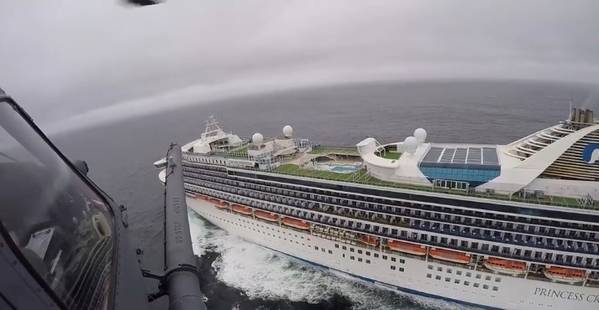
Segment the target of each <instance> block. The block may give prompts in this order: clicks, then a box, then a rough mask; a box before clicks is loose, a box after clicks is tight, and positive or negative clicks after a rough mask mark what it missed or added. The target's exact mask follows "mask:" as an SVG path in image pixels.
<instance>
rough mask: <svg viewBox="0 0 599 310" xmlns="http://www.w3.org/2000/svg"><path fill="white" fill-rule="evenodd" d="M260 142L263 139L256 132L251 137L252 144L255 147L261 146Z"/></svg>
mask: <svg viewBox="0 0 599 310" xmlns="http://www.w3.org/2000/svg"><path fill="white" fill-rule="evenodd" d="M262 141H264V137H263V136H262V134H261V133H259V132H257V133H255V134H254V135H253V136H252V143H253V144H255V145H260V144H262Z"/></svg>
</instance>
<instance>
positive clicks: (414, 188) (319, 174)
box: [183, 146, 599, 212]
mask: <svg viewBox="0 0 599 310" xmlns="http://www.w3.org/2000/svg"><path fill="white" fill-rule="evenodd" d="M333 155H350V156H353V158H357V157H356V156H357V153H356V152H352V151H351V150H350V149H349V148H343V147H326V146H320V147H319V148H318V149H317V150H316V151H315V152H306V154H305V155H303V156H317V157H312V158H318V157H328V156H333ZM183 157H184V160H185V161H187V162H189V163H205V164H212V165H221V166H225V167H229V168H230V169H241V170H245V171H253V172H260V171H262V172H263V173H269V174H280V175H284V176H293V177H300V178H309V179H315V180H316V181H318V180H321V181H325V182H326V181H331V182H334V183H339V184H348V185H358V186H368V187H374V188H379V189H382V190H385V189H386V190H391V191H400V192H407V193H410V192H411V193H419V194H424V195H431V196H438V195H443V196H446V197H454V198H457V199H465V198H466V199H478V200H481V201H490V202H493V201H495V202H502V201H503V202H505V201H509V202H512V203H514V204H520V205H524V206H533V207H535V206H536V207H542V208H554V207H558V208H576V209H586V210H588V211H590V212H595V211H599V203H597V202H596V201H592V200H591V201H588V200H587V201H584V200H582V199H576V198H570V197H561V196H550V195H544V196H542V197H540V196H534V195H511V196H509V195H502V194H499V193H493V192H477V191H462V190H455V189H447V188H441V187H436V186H432V185H431V186H425V185H415V184H409V183H401V182H389V181H383V180H380V179H377V178H375V177H373V176H371V175H369V174H368V173H367V171H366V169H364V168H363V167H362V168H360V169H356V170H355V171H354V172H351V173H347V172H344V173H342V172H335V171H331V170H319V169H314V168H313V167H311V166H310V167H305V166H302V165H301V164H299V163H298V161H297V160H294V159H289V160H287V161H285V162H282V163H281V164H280V165H279V166H278V167H276V168H273V169H271V170H267V171H264V170H261V169H258V168H256V167H252V166H250V165H245V166H244V165H242V164H240V163H243V162H246V163H251V162H252V161H251V160H249V159H248V157H244V156H240V155H239V154H231V153H221V154H212V155H210V156H202V155H197V154H193V153H187V152H184V153H183ZM298 157H301V156H298ZM296 159H297V158H296ZM544 206H545V207H544Z"/></svg>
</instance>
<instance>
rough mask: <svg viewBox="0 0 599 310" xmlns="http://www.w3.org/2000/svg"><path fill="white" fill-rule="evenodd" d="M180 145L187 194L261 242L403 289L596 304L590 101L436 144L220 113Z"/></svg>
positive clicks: (596, 171) (465, 297) (595, 167)
mask: <svg viewBox="0 0 599 310" xmlns="http://www.w3.org/2000/svg"><path fill="white" fill-rule="evenodd" d="M182 152H183V158H184V162H183V166H184V181H185V185H184V186H185V190H186V194H187V205H188V207H189V208H191V209H193V211H195V212H196V213H197V214H199V215H200V216H202V217H203V218H204V219H206V220H207V221H209V222H211V223H213V224H214V225H216V226H218V227H221V228H223V229H224V230H226V231H228V232H229V233H231V234H235V235H239V236H240V237H241V238H243V239H246V240H248V241H250V242H254V243H256V244H259V245H261V246H264V247H266V248H269V249H272V250H274V251H278V252H281V253H284V254H286V255H289V256H292V257H295V258H297V259H300V260H303V261H306V262H309V263H311V264H315V265H318V266H320V267H322V268H326V269H330V270H331V271H332V272H333V273H336V274H343V275H344V276H348V275H349V276H351V277H354V278H356V279H360V280H363V281H368V282H371V283H372V284H373V285H375V286H378V287H381V288H384V289H388V290H393V291H398V292H407V293H411V294H417V295H423V296H428V297H432V298H440V299H445V300H449V301H455V302H459V303H464V304H468V305H474V306H479V307H483V308H491V309H599V202H598V201H599V121H598V120H597V119H595V118H594V117H593V112H592V111H591V110H588V109H577V108H573V109H571V110H570V113H569V116H568V118H567V119H566V120H564V121H561V122H558V123H557V124H556V125H554V126H551V127H549V128H546V129H543V130H540V131H538V132H535V133H533V134H531V135H529V136H526V137H524V138H522V139H519V140H517V141H514V142H513V143H510V144H507V145H490V144H452V143H432V142H429V141H427V132H426V130H424V129H422V128H418V129H416V130H414V133H413V135H412V136H409V137H407V138H405V139H404V140H401V139H400V141H399V142H393V143H384V142H383V141H380V139H376V138H372V137H371V138H366V139H364V140H362V141H359V142H358V143H357V144H356V145H355V146H354V147H327V146H322V145H315V144H313V143H312V142H311V141H310V140H309V139H300V138H296V137H295V133H294V130H293V128H292V127H291V126H285V127H284V128H283V130H282V134H281V136H278V137H273V138H269V139H266V138H264V137H263V135H261V134H260V133H255V134H253V136H252V137H251V138H250V139H242V138H240V137H239V136H237V135H235V134H233V133H226V132H225V131H223V130H222V129H221V128H220V126H219V125H218V123H217V122H216V120H215V119H214V118H210V119H209V120H208V122H207V124H206V130H205V132H204V133H202V135H201V138H200V139H198V140H195V141H192V142H190V143H188V144H186V145H184V146H183V147H182ZM167 160H168V159H166V158H164V159H161V160H159V161H157V162H156V163H154V165H155V166H156V167H157V168H161V169H162V168H163V167H164V166H165V164H166V162H167ZM164 174H165V172H164V170H163V169H162V171H160V172H159V174H158V175H159V178H160V179H161V180H164V177H165V175H164Z"/></svg>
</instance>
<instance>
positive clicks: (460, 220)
mask: <svg viewBox="0 0 599 310" xmlns="http://www.w3.org/2000/svg"><path fill="white" fill-rule="evenodd" d="M186 174H187V175H188V176H190V177H196V178H202V179H206V178H209V179H211V181H213V182H219V183H221V184H228V185H232V186H239V183H238V182H237V181H233V180H229V179H222V178H211V177H206V176H203V175H200V174H195V173H188V172H186ZM243 185H244V186H247V187H254V188H257V186H258V185H255V184H254V185H253V184H251V183H247V182H245V183H244V184H243ZM258 187H259V188H258V189H259V190H260V191H262V192H270V193H277V194H278V195H285V194H287V195H292V197H294V198H296V197H301V198H300V199H303V200H308V201H307V204H306V203H302V205H301V207H308V208H312V207H313V206H315V205H320V204H321V202H318V200H319V199H315V198H318V195H315V194H307V193H305V192H303V193H302V192H296V191H286V190H281V189H278V188H273V187H264V186H258ZM310 199H314V200H311V201H310ZM315 200H316V201H315ZM320 200H321V201H322V200H324V201H325V203H328V204H333V203H337V204H338V205H340V206H344V207H350V208H358V209H362V210H367V211H374V212H377V213H378V214H385V215H404V216H407V217H414V218H419V219H424V220H431V221H439V222H445V223H447V224H443V223H441V224H439V225H440V227H441V229H446V228H447V227H448V226H449V223H451V224H462V225H467V226H468V227H466V230H470V226H475V228H474V229H473V230H472V231H473V232H474V233H475V234H477V233H478V231H480V230H487V229H489V228H490V229H495V230H502V232H501V235H502V236H503V235H504V234H507V238H508V240H512V239H513V240H514V241H515V242H520V240H519V239H517V238H512V237H511V235H512V233H524V234H532V235H536V234H538V235H542V236H548V235H549V236H551V237H554V238H558V240H561V239H580V240H590V241H594V240H597V239H596V238H599V234H596V233H593V232H588V231H577V230H566V229H556V228H554V227H545V226H536V225H524V224H517V225H514V224H513V223H511V222H505V221H494V220H485V219H480V218H472V217H463V216H455V215H452V214H440V213H436V212H423V211H420V210H413V209H409V208H398V207H387V206H385V207H384V208H376V207H375V206H374V205H371V204H367V203H363V202H358V203H355V201H354V204H348V201H347V200H345V199H343V200H334V199H330V198H329V199H320ZM435 226H436V225H433V227H435ZM476 227H479V228H478V229H477V228H476ZM487 231H488V230H487ZM491 238H498V237H495V235H494V234H493V235H491ZM573 241H576V240H573ZM522 242H524V243H529V244H532V242H533V241H529V240H527V239H522ZM539 244H540V243H539ZM553 245H555V246H557V247H562V246H563V247H565V248H577V247H576V245H568V244H563V245H562V242H561V241H558V242H557V243H553V241H550V242H549V243H548V246H553Z"/></svg>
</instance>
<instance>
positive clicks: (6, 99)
mask: <svg viewBox="0 0 599 310" xmlns="http://www.w3.org/2000/svg"><path fill="white" fill-rule="evenodd" d="M4 104H7V105H8V106H9V107H10V108H11V109H12V110H14V112H15V113H16V114H17V115H18V117H21V119H22V120H23V121H24V122H25V123H26V124H27V125H28V126H29V128H30V129H32V130H33V134H37V135H38V137H39V138H41V140H42V142H44V143H45V144H46V145H47V146H48V147H49V148H50V150H49V151H51V152H54V153H55V154H56V155H57V156H58V159H59V160H60V161H61V162H62V163H63V164H64V165H65V166H66V167H68V169H70V170H71V172H72V173H74V175H75V176H76V177H77V178H78V179H79V180H80V181H82V182H83V184H85V185H86V186H87V187H88V189H89V190H90V191H91V192H93V193H94V194H95V195H96V196H97V198H99V199H101V200H102V202H103V203H104V206H105V208H106V211H107V212H106V213H107V214H109V215H110V219H111V220H112V225H111V226H112V231H111V233H112V235H113V236H115V238H114V247H113V249H112V253H111V260H110V264H111V266H110V269H111V270H110V275H111V276H110V287H111V289H110V290H109V293H108V295H107V301H108V303H107V306H108V308H109V309H112V308H114V297H115V296H116V295H115V294H116V292H115V291H116V287H117V278H118V277H117V275H118V273H119V270H118V265H119V260H118V254H119V247H120V242H119V240H118V236H119V235H120V234H119V228H120V227H119V228H117V227H118V226H119V225H120V224H119V222H121V221H118V219H119V217H117V216H116V213H115V205H114V200H112V198H110V196H108V194H107V193H106V192H104V191H103V190H102V189H100V188H99V187H98V186H97V185H96V184H95V183H94V182H93V181H91V180H90V179H89V178H88V177H87V176H86V175H84V174H83V173H82V172H81V171H80V170H79V169H77V167H76V166H75V165H74V163H73V162H71V161H70V160H69V159H68V158H67V157H66V156H65V155H64V154H63V153H62V152H61V151H60V150H59V149H58V148H57V147H56V146H55V145H54V143H52V141H51V140H50V139H49V138H48V137H47V136H46V134H45V133H44V132H43V131H42V130H41V129H40V128H39V127H38V126H37V125H36V124H35V122H34V121H33V118H32V117H31V116H29V114H28V113H27V112H26V111H25V110H24V109H23V108H22V107H21V106H20V105H19V104H18V103H17V102H16V101H15V100H14V99H13V98H12V97H10V96H8V95H6V94H5V93H4V92H3V91H2V89H0V105H4ZM0 234H1V235H2V239H4V241H5V242H6V244H7V245H8V247H9V248H10V250H11V251H12V253H13V255H15V257H16V258H17V259H18V260H19V262H20V263H21V264H22V266H23V267H24V268H25V270H27V272H28V273H29V275H30V276H31V277H32V278H33V279H34V280H35V282H36V283H37V284H38V285H39V286H40V287H41V288H42V289H43V290H44V292H45V293H46V294H47V295H48V296H49V297H50V298H51V299H52V301H54V303H55V304H56V305H57V306H58V307H59V308H61V309H66V310H68V309H69V307H68V306H67V305H66V304H65V303H64V301H63V300H62V298H61V297H60V296H59V295H58V294H57V292H56V291H55V290H54V289H52V288H51V287H50V285H49V283H48V282H47V281H46V280H44V279H43V278H42V276H41V275H40V274H39V272H38V270H36V269H35V268H34V267H33V265H32V264H31V262H30V261H29V260H28V259H27V258H26V257H25V256H24V254H23V252H22V250H21V248H20V247H19V246H18V245H17V244H16V243H15V241H14V240H13V238H12V237H11V235H10V233H9V230H8V229H7V227H6V226H5V225H4V223H3V221H2V220H0Z"/></svg>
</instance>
